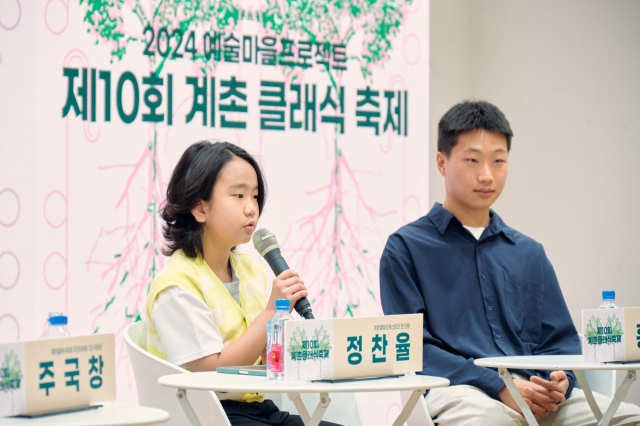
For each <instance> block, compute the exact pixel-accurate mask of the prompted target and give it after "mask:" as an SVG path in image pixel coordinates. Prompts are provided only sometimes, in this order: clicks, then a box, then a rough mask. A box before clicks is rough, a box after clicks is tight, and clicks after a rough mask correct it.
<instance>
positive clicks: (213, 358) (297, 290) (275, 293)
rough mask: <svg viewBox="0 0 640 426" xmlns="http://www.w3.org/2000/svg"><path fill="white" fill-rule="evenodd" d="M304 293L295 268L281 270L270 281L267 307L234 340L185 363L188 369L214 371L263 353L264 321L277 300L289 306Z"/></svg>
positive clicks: (272, 312)
mask: <svg viewBox="0 0 640 426" xmlns="http://www.w3.org/2000/svg"><path fill="white" fill-rule="evenodd" d="M306 296H307V289H306V287H305V286H304V283H303V282H302V280H301V279H300V277H299V276H298V274H297V273H296V272H295V271H292V270H290V269H288V270H286V271H284V272H283V273H281V274H280V275H278V277H276V279H275V280H273V290H272V291H271V296H269V301H268V302H267V307H266V308H265V309H264V311H262V312H260V314H259V315H258V316H257V317H256V318H255V319H254V320H253V322H252V323H251V325H250V326H249V328H247V330H246V331H245V332H244V333H242V335H240V337H238V338H237V339H236V340H234V341H233V342H231V343H230V344H228V345H227V346H225V347H224V349H223V350H222V351H221V352H219V353H216V354H211V355H207V356H205V357H202V358H200V359H196V360H193V361H190V362H187V363H186V364H185V365H186V367H187V369H188V370H189V371H192V372H196V371H215V370H216V368H218V367H224V366H234V365H251V364H253V363H255V362H256V360H257V359H258V358H259V357H260V356H261V355H262V354H263V353H264V350H265V347H266V345H267V323H268V322H269V320H270V319H271V317H273V315H274V314H275V313H276V309H275V301H276V299H289V301H290V302H291V306H293V305H295V303H296V302H297V301H298V299H300V298H302V297H306Z"/></svg>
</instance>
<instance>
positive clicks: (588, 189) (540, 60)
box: [430, 0, 640, 403]
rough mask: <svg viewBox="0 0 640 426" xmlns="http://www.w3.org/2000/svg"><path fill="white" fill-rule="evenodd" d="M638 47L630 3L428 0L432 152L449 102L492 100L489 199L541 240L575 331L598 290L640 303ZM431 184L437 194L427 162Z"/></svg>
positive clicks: (636, 393) (437, 182) (636, 16)
mask: <svg viewBox="0 0 640 426" xmlns="http://www.w3.org/2000/svg"><path fill="white" fill-rule="evenodd" d="M639 52H640V2H637V1H620V0H616V1H611V2H602V1H581V2H578V1H569V0H544V1H535V2H533V1H530V2H522V1H519V2H514V1H510V0H473V1H463V0H432V1H431V114H430V118H431V140H432V141H433V143H432V144H431V145H432V148H431V153H432V156H431V158H432V161H435V153H436V141H437V123H438V121H439V119H440V117H441V116H442V114H444V112H446V110H447V109H449V108H450V107H451V106H453V105H454V104H455V103H457V102H459V101H460V100H462V99H466V98H476V99H484V100H488V101H490V102H492V103H494V104H496V105H497V106H498V107H499V108H500V109H502V111H503V112H504V113H505V114H506V116H507V118H508V119H509V121H510V123H511V126H512V128H513V131H514V133H515V136H514V139H513V144H512V152H511V156H510V174H509V179H508V181H507V187H506V190H505V191H504V193H503V194H502V197H501V198H500V200H499V201H498V202H497V203H496V205H495V206H494V208H495V210H496V211H497V212H498V213H499V214H500V215H501V216H502V218H503V219H504V220H505V221H506V222H507V224H509V225H510V226H512V227H514V228H516V229H518V230H520V231H521V232H523V233H525V234H527V235H529V236H531V237H533V238H535V239H536V240H538V241H540V242H541V243H542V244H544V246H545V249H546V251H547V255H548V256H549V258H550V259H551V261H552V263H553V265H554V267H555V269H556V273H557V275H558V278H559V280H560V283H561V286H562V290H563V292H564V296H565V299H566V301H567V304H568V306H569V309H570V311H571V316H572V318H573V320H574V322H575V324H576V326H577V327H578V328H580V326H581V313H580V310H581V309H582V308H592V307H597V306H598V305H599V304H600V292H601V290H602V289H605V288H613V289H615V290H616V291H617V299H618V303H619V304H620V305H622V306H640V279H639V277H640V167H639V166H638V162H639V161H640V137H639V135H640V54H639ZM430 182H431V183H430V194H431V202H434V201H440V202H441V201H442V200H443V199H444V186H443V179H442V177H441V176H440V175H439V174H438V171H437V170H436V168H435V167H433V168H432V171H431V180H430ZM628 401H633V402H635V403H640V385H638V383H635V384H634V386H633V387H632V388H631V391H630V394H629V398H628Z"/></svg>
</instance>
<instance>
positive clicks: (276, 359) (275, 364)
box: [267, 343, 282, 373]
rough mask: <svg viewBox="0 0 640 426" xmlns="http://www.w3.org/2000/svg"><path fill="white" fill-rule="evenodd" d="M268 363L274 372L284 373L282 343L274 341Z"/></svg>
mask: <svg viewBox="0 0 640 426" xmlns="http://www.w3.org/2000/svg"><path fill="white" fill-rule="evenodd" d="M267 357H268V358H269V361H268V365H269V371H270V372H272V373H282V345H279V344H277V343H272V344H271V345H270V346H269V354H268V356H267Z"/></svg>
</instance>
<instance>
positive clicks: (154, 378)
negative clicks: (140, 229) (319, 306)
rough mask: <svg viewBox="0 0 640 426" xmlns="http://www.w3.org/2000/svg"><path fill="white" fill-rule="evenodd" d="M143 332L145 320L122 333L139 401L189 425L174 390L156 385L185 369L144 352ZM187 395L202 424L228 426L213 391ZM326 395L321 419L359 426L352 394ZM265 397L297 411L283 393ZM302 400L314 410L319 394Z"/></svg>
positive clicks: (172, 420)
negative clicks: (326, 399) (166, 412)
mask: <svg viewBox="0 0 640 426" xmlns="http://www.w3.org/2000/svg"><path fill="white" fill-rule="evenodd" d="M146 335H147V325H146V323H145V322H136V323H133V324H131V325H130V326H129V327H127V329H126V330H125V333H124V338H125V341H126V344H127V349H128V351H129V358H130V359H131V365H132V366H133V374H134V376H135V379H136V388H137V391H138V402H139V404H140V405H144V406H148V407H156V408H161V409H163V410H166V411H168V412H169V414H170V416H171V417H170V418H169V422H168V423H166V424H167V425H176V426H178V425H179V426H184V425H188V424H191V422H190V420H189V419H188V418H187V416H186V414H185V412H184V411H183V410H182V407H181V406H180V403H179V402H178V398H177V397H176V390H175V389H172V388H169V387H165V386H161V385H159V384H158V379H159V378H160V377H162V376H166V375H169V374H178V373H188V371H187V370H185V369H184V368H180V367H178V366H176V365H174V364H171V363H169V362H167V361H165V360H162V359H160V358H158V357H156V356H154V355H152V354H150V353H149V352H147V350H146V347H147V346H146ZM187 397H188V399H189V402H190V403H191V406H192V407H193V411H194V412H195V413H196V415H197V417H198V420H199V422H200V424H201V425H203V426H231V424H230V423H229V419H227V416H226V414H225V412H224V410H223V409H222V405H221V404H220V400H219V399H218V397H217V396H216V394H215V393H214V392H210V391H194V390H189V391H188V395H187ZM329 398H331V404H330V405H329V408H328V410H327V411H326V413H325V415H324V416H323V420H327V421H330V422H334V423H338V424H341V425H345V426H362V421H361V420H360V409H359V407H358V402H357V400H356V396H355V394H354V393H339V394H329ZM265 399H271V400H272V401H273V402H274V403H275V404H276V405H277V406H278V407H279V408H280V409H281V410H284V411H289V412H290V413H292V414H298V411H297V410H296V408H295V406H294V404H293V402H291V401H289V399H288V398H287V397H286V396H285V395H282V394H265ZM301 399H302V401H303V402H304V403H305V406H306V407H308V409H309V410H313V409H314V408H315V407H316V405H317V404H318V402H319V395H315V394H303V395H302V396H301Z"/></svg>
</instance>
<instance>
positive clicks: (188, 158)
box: [160, 140, 267, 258]
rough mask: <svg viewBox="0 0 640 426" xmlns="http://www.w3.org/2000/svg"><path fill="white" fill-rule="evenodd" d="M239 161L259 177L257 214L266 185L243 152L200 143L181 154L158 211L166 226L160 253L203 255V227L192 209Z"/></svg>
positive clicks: (220, 144) (230, 146)
mask: <svg viewBox="0 0 640 426" xmlns="http://www.w3.org/2000/svg"><path fill="white" fill-rule="evenodd" d="M236 157H238V158H242V159H243V160H245V161H246V162H247V163H249V164H251V166H252V167H253V169H254V170H255V171H256V176H257V177H258V212H259V214H262V209H263V208H264V204H265V201H266V197H267V185H266V182H265V180H264V176H263V174H262V171H261V170H260V166H259V165H258V163H257V161H256V160H255V159H254V158H253V157H252V156H251V155H249V154H248V153H247V151H245V150H244V149H242V148H240V147H239V146H237V145H234V144H232V143H229V142H220V141H213V142H212V141H207V140H205V141H200V142H196V143H194V144H193V145H191V146H190V147H189V148H187V150H186V151H185V152H184V154H182V157H181V158H180V161H178V164H177V165H176V168H175V169H174V170H173V173H172V175H171V179H170V180H169V185H168V187H167V199H166V201H165V204H164V206H163V207H162V208H161V209H160V216H161V217H162V219H163V220H164V222H165V224H164V225H163V226H162V235H163V236H164V238H165V240H166V247H165V248H163V249H162V253H163V254H165V255H166V256H171V255H172V254H173V253H174V252H176V251H177V250H180V249H182V251H183V252H184V253H185V254H186V255H187V256H188V257H191V258H195V257H198V255H200V256H203V255H204V253H203V249H202V232H203V228H202V225H201V224H200V223H199V222H198V221H197V220H196V219H195V218H194V217H193V214H191V210H192V209H193V208H194V207H195V206H196V205H197V204H198V202H200V200H203V201H209V200H210V199H211V194H212V192H213V185H214V184H215V183H216V180H217V178H218V175H219V174H220V171H221V170H222V168H223V167H224V166H225V165H226V164H227V163H228V162H229V161H231V160H233V159H234V158H236Z"/></svg>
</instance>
